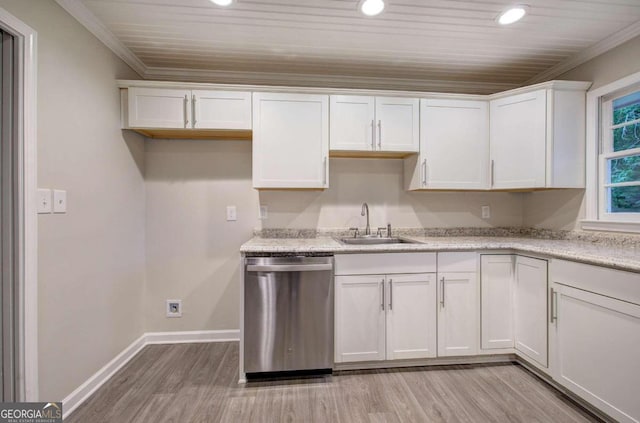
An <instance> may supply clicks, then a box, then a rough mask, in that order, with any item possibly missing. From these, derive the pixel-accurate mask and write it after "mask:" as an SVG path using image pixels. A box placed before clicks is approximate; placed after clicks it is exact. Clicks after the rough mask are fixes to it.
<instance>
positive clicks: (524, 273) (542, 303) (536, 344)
mask: <svg viewBox="0 0 640 423" xmlns="http://www.w3.org/2000/svg"><path fill="white" fill-rule="evenodd" d="M547 285H548V277H547V261H546V260H540V259H534V258H530V257H522V256H518V257H516V278H515V291H514V294H515V295H514V298H515V306H514V310H515V341H516V342H515V344H516V349H517V350H518V351H520V352H521V353H523V354H524V355H526V356H527V357H529V358H530V359H532V360H534V361H536V362H537V363H538V364H540V365H542V366H544V367H547V345H548V341H547V340H548V334H547V298H548V289H547Z"/></svg>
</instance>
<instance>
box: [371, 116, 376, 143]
mask: <svg viewBox="0 0 640 423" xmlns="http://www.w3.org/2000/svg"><path fill="white" fill-rule="evenodd" d="M371 150H372V151H375V150H376V121H375V120H374V119H371Z"/></svg>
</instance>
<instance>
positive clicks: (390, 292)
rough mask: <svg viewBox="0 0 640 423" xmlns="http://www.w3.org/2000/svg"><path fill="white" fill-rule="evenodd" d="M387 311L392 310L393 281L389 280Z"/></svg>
mask: <svg viewBox="0 0 640 423" xmlns="http://www.w3.org/2000/svg"><path fill="white" fill-rule="evenodd" d="M389 310H393V279H389Z"/></svg>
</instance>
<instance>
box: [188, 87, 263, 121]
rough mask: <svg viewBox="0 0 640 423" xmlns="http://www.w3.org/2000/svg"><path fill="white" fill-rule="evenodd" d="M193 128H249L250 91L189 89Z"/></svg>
mask: <svg viewBox="0 0 640 423" xmlns="http://www.w3.org/2000/svg"><path fill="white" fill-rule="evenodd" d="M191 101H192V109H193V117H194V119H193V127H194V128H207V129H209V128H217V129H251V93H250V92H242V91H212V90H193V91H191Z"/></svg>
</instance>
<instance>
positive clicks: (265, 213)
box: [260, 206, 269, 220]
mask: <svg viewBox="0 0 640 423" xmlns="http://www.w3.org/2000/svg"><path fill="white" fill-rule="evenodd" d="M267 218H269V207H267V206H260V220H266V219H267Z"/></svg>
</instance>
